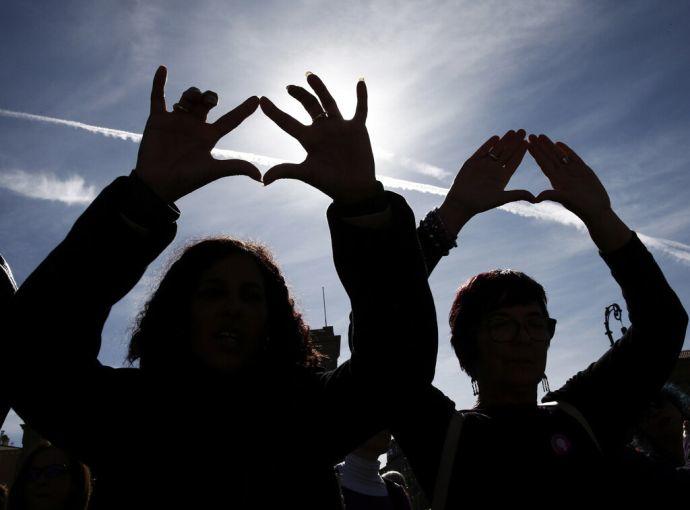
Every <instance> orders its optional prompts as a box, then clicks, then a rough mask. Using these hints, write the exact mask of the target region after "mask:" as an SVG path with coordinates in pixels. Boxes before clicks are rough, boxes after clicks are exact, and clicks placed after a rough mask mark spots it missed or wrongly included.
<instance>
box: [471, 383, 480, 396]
mask: <svg viewBox="0 0 690 510" xmlns="http://www.w3.org/2000/svg"><path fill="white" fill-rule="evenodd" d="M472 395H474V396H475V397H476V396H477V395H479V384H477V381H476V380H475V379H472Z"/></svg>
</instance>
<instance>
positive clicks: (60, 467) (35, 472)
mask: <svg viewBox="0 0 690 510" xmlns="http://www.w3.org/2000/svg"><path fill="white" fill-rule="evenodd" d="M67 471H68V467H67V465H65V464H49V465H48V466H43V467H40V468H38V467H32V468H29V469H27V470H26V479H27V480H28V481H30V482H36V481H38V480H39V479H40V478H41V477H43V478H45V479H46V480H53V479H55V478H58V477H60V476H63V475H65V474H67Z"/></svg>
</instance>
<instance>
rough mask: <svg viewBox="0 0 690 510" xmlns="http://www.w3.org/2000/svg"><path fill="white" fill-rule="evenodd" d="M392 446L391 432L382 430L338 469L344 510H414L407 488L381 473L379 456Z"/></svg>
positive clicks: (347, 457) (346, 459) (338, 466)
mask: <svg viewBox="0 0 690 510" xmlns="http://www.w3.org/2000/svg"><path fill="white" fill-rule="evenodd" d="M390 444H391V433H390V431H389V430H382V431H381V432H379V433H378V434H376V435H375V436H373V437H371V438H370V439H368V440H367V441H366V442H364V443H363V444H362V445H360V446H359V447H358V448H357V449H355V450H354V451H353V452H352V453H350V454H348V455H347V456H346V457H345V461H344V462H342V463H341V464H338V465H337V466H336V469H337V471H338V476H339V478H340V490H341V493H342V495H343V503H344V506H345V510H376V509H381V510H411V508H412V506H411V503H410V498H409V497H408V495H407V492H406V491H405V488H404V486H403V485H401V484H399V483H398V482H395V481H394V480H392V479H389V478H383V477H382V476H381V474H380V469H381V463H380V462H379V457H380V456H381V455H383V454H384V453H386V452H387V451H388V449H389V448H390ZM401 476H402V475H401Z"/></svg>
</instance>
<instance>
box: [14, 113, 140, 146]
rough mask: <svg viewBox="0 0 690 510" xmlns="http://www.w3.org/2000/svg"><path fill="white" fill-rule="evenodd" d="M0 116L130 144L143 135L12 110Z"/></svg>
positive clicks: (136, 141)
mask: <svg viewBox="0 0 690 510" xmlns="http://www.w3.org/2000/svg"><path fill="white" fill-rule="evenodd" d="M0 115H2V116H4V117H12V118H15V119H23V120H33V121H37V122H45V123H48V124H57V125H60V126H70V127H73V128H76V129H83V130H85V131H88V132H90V133H95V134H99V135H104V136H108V137H111V138H118V139H120V140H126V141H130V142H135V143H139V142H140V141H141V135H140V134H139V133H130V132H129V131H121V130H119V129H111V128H105V127H99V126H92V125H91V124H84V123H83V122H76V121H73V120H65V119H56V118H55V117H46V116H45V115H34V114H31V113H24V112H15V111H12V110H4V109H2V108H0Z"/></svg>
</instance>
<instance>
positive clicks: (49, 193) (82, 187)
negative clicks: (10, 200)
mask: <svg viewBox="0 0 690 510" xmlns="http://www.w3.org/2000/svg"><path fill="white" fill-rule="evenodd" d="M0 187H2V188H6V189H9V190H11V191H14V192H15V193H19V194H20V195H24V196H26V197H29V198H39V199H42V200H57V201H59V202H64V203H66V204H68V205H73V204H88V203H89V202H91V201H92V200H93V199H94V198H95V197H96V188H95V187H94V186H93V185H88V186H87V185H86V183H85V182H84V179H83V177H81V176H79V175H73V176H71V177H68V178H67V179H64V180H62V179H60V178H59V177H57V176H55V175H52V174H47V173H38V174H36V173H29V172H25V171H23V170H10V171H6V172H1V173H0Z"/></svg>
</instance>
